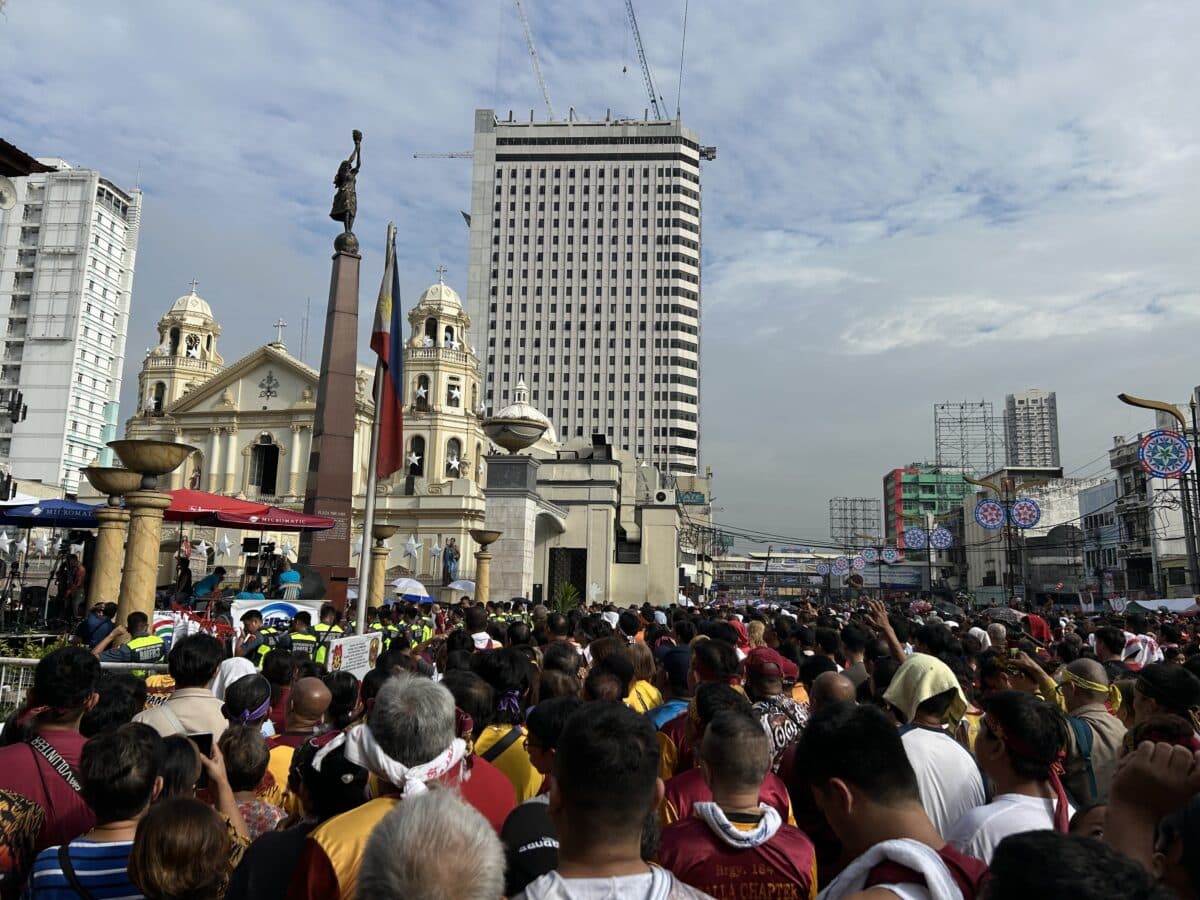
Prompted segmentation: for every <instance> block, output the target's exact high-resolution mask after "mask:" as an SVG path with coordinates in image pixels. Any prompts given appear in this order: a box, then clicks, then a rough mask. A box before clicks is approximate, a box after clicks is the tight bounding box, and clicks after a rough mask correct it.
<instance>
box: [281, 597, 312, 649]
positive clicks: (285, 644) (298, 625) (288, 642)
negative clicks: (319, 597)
mask: <svg viewBox="0 0 1200 900" xmlns="http://www.w3.org/2000/svg"><path fill="white" fill-rule="evenodd" d="M277 646H278V647H279V648H280V649H281V650H287V651H288V652H289V653H301V654H303V655H305V656H307V657H309V658H310V659H311V658H312V657H313V655H314V654H315V653H316V652H317V636H316V635H315V634H313V633H312V613H310V612H309V611H308V610H307V609H302V610H300V611H299V612H298V613H296V617H295V618H294V619H292V623H291V625H289V626H288V633H287V634H285V635H283V636H281V637H280V638H279V640H278V644H277Z"/></svg>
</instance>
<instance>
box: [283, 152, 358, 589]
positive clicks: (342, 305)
mask: <svg viewBox="0 0 1200 900" xmlns="http://www.w3.org/2000/svg"><path fill="white" fill-rule="evenodd" d="M361 166H362V132H359V131H355V132H354V150H353V152H351V154H350V156H349V158H348V159H346V160H344V161H343V162H342V163H341V165H340V166H339V167H338V171H337V175H336V176H335V177H334V180H333V183H334V186H335V187H336V188H337V193H336V194H335V195H334V198H333V209H332V210H330V213H329V217H330V218H331V219H333V220H334V221H337V222H341V223H342V233H341V234H339V235H338V236H337V238H336V239H335V240H334V242H333V249H334V254H333V271H332V273H331V276H330V280H329V306H328V308H327V309H326V312H325V343H324V345H323V346H322V349H321V380H320V382H319V384H318V386H317V409H316V420H315V422H314V425H313V442H312V453H311V455H310V456H309V458H308V481H307V483H306V485H305V491H304V511H305V512H306V513H312V514H315V515H318V516H328V517H330V518H331V519H333V520H334V521H335V522H336V523H337V524H336V525H334V527H333V528H330V529H329V530H328V531H315V532H305V533H304V534H303V535H302V536H301V539H300V553H299V556H300V562H301V564H302V565H307V566H309V567H310V569H311V570H312V571H313V573H315V574H316V575H318V576H320V578H321V581H322V582H323V583H324V585H325V597H326V599H327V600H328V601H329V602H330V603H333V604H335V605H337V606H338V608H345V605H346V586H347V582H348V580H349V579H350V577H351V575H353V574H354V572H355V569H354V568H353V567H352V566H351V565H350V510H351V504H352V502H353V497H354V412H355V394H356V390H357V387H356V382H355V375H356V374H357V373H356V370H355V367H356V365H357V362H358V267H359V263H360V262H361V261H362V257H361V256H360V255H359V253H358V238H356V237H355V236H354V216H355V214H356V213H357V212H358V195H357V192H356V189H355V179H356V177H357V175H358V171H359V169H360V168H361ZM307 593H308V592H307V590H306V591H305V594H307Z"/></svg>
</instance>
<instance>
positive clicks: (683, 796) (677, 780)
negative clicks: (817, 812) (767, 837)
mask: <svg viewBox="0 0 1200 900" xmlns="http://www.w3.org/2000/svg"><path fill="white" fill-rule="evenodd" d="M711 800H712V791H711V790H709V788H708V784H707V783H706V782H705V780H704V772H703V771H701V770H700V769H689V770H688V771H686V772H684V773H683V774H682V775H676V776H675V777H674V778H672V779H671V780H670V781H668V782H667V784H666V787H665V788H664V789H663V805H662V816H661V819H662V820H663V822H664V823H665V824H670V823H672V822H678V821H681V820H684V819H689V818H691V816H692V807H693V806H694V805H695V804H697V803H708V802H709V801H711ZM758 802H759V803H765V804H767V805H768V806H773V807H775V810H776V811H777V812H778V813H779V818H781V819H783V821H785V822H787V821H790V820H791V818H792V801H791V799H790V798H789V797H788V792H787V788H786V787H784V784H783V780H782V779H781V778H780V777H779V776H778V775H775V774H773V773H771V772H768V773H767V777H766V778H764V779H763V783H762V787H761V788H760V789H759V792H758Z"/></svg>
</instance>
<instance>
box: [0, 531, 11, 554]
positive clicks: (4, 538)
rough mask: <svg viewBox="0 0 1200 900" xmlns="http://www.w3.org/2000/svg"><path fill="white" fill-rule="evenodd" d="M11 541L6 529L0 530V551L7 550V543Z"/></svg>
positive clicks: (5, 551)
mask: <svg viewBox="0 0 1200 900" xmlns="http://www.w3.org/2000/svg"><path fill="white" fill-rule="evenodd" d="M10 543H12V542H11V541H10V540H9V537H8V532H7V531H0V553H7V552H8V545H9V544H10Z"/></svg>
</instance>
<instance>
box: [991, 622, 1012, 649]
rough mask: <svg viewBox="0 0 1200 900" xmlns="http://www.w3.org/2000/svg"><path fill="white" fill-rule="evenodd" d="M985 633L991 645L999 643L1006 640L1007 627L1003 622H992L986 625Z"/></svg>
mask: <svg viewBox="0 0 1200 900" xmlns="http://www.w3.org/2000/svg"><path fill="white" fill-rule="evenodd" d="M987 635H988V639H989V640H990V641H991V642H992V644H993V645H995V644H1000V643H1003V642H1005V641H1007V640H1008V629H1007V628H1005V627H1004V623H1003V622H993V623H992V624H991V625H989V626H988V627H987Z"/></svg>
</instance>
